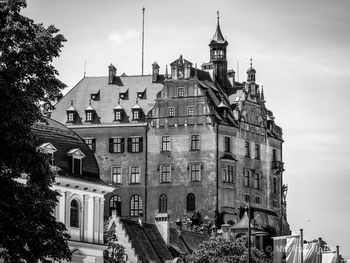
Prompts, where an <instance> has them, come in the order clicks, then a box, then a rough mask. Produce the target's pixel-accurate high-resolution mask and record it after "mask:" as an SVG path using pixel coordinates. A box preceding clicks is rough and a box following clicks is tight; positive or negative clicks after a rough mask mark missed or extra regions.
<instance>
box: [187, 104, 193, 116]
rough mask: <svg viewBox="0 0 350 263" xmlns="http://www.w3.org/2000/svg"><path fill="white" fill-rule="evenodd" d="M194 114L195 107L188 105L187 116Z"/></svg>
mask: <svg viewBox="0 0 350 263" xmlns="http://www.w3.org/2000/svg"><path fill="white" fill-rule="evenodd" d="M193 115H194V107H192V106H191V107H187V116H193Z"/></svg>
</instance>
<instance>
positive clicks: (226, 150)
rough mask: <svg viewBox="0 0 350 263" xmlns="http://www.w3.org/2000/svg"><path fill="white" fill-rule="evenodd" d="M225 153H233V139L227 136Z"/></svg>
mask: <svg viewBox="0 0 350 263" xmlns="http://www.w3.org/2000/svg"><path fill="white" fill-rule="evenodd" d="M225 152H227V153H229V152H231V138H230V137H227V136H225Z"/></svg>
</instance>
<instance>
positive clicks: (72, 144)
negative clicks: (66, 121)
mask: <svg viewBox="0 0 350 263" xmlns="http://www.w3.org/2000/svg"><path fill="white" fill-rule="evenodd" d="M32 132H33V134H34V144H35V146H42V145H45V144H47V143H50V144H51V145H53V146H54V147H55V148H56V151H55V152H54V165H55V166H57V167H59V168H60V169H59V170H60V171H58V175H59V176H67V177H77V178H79V179H81V180H88V181H94V182H100V183H102V181H100V177H99V168H98V164H97V161H96V159H95V156H94V154H93V152H92V151H91V150H90V148H89V147H88V146H87V145H86V144H85V142H84V141H83V140H82V139H81V138H80V137H79V136H78V135H77V134H76V133H75V132H74V131H72V130H71V129H69V128H67V127H66V126H64V125H63V124H61V123H59V122H57V121H55V120H52V119H48V118H44V121H43V122H37V123H35V124H34V125H33V126H32ZM76 151H80V152H81V153H82V154H83V155H84V160H83V165H82V175H81V176H73V175H71V174H70V173H69V170H70V167H69V155H71V154H72V153H73V152H76Z"/></svg>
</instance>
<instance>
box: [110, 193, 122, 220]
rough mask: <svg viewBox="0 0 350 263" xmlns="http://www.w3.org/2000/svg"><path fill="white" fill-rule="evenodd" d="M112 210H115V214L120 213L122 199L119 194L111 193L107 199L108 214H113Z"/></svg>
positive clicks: (118, 214) (119, 214)
mask: <svg viewBox="0 0 350 263" xmlns="http://www.w3.org/2000/svg"><path fill="white" fill-rule="evenodd" d="M113 211H116V213H117V216H121V214H122V200H121V198H120V196H119V195H113V196H112V197H111V199H109V216H111V215H113Z"/></svg>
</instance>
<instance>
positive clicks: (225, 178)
mask: <svg viewBox="0 0 350 263" xmlns="http://www.w3.org/2000/svg"><path fill="white" fill-rule="evenodd" d="M222 180H223V181H224V182H227V180H228V178H227V171H226V169H222Z"/></svg>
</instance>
